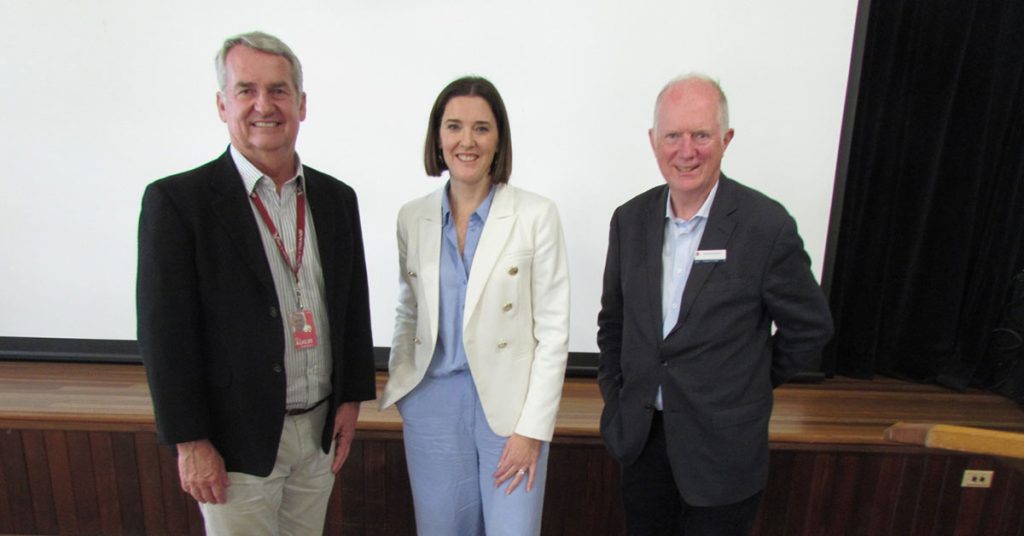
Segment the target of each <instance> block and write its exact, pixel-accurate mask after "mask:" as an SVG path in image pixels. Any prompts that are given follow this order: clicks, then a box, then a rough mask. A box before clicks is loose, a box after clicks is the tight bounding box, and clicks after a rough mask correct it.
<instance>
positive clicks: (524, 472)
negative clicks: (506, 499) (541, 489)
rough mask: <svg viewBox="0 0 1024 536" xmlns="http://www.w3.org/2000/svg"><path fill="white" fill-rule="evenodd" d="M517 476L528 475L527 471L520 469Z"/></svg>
mask: <svg viewBox="0 0 1024 536" xmlns="http://www.w3.org/2000/svg"><path fill="white" fill-rule="evenodd" d="M516 474H517V475H519V476H523V475H525V474H526V469H520V470H518V471H516Z"/></svg>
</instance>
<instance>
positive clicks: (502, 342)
mask: <svg viewBox="0 0 1024 536" xmlns="http://www.w3.org/2000/svg"><path fill="white" fill-rule="evenodd" d="M506 346H508V341H506V340H505V339H502V340H500V341H498V348H504V347H506Z"/></svg>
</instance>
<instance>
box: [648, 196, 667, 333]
mask: <svg viewBox="0 0 1024 536" xmlns="http://www.w3.org/2000/svg"><path fill="white" fill-rule="evenodd" d="M666 203H668V186H665V187H663V188H662V189H661V194H660V195H657V196H654V197H653V198H652V201H651V205H650V206H649V207H648V209H647V211H646V212H647V217H646V218H645V219H644V222H643V226H644V228H643V234H642V236H643V237H644V249H643V259H644V265H645V266H644V274H645V276H646V279H647V292H648V300H650V306H649V307H648V310H650V312H651V317H652V320H651V322H648V323H646V325H650V326H655V328H656V329H657V330H658V340H661V338H662V337H661V335H662V329H661V326H662V324H663V323H664V322H665V319H664V318H662V317H661V299H662V289H661V278H662V273H661V272H662V266H661V265H662V259H661V250H662V249H663V248H664V245H665V206H666Z"/></svg>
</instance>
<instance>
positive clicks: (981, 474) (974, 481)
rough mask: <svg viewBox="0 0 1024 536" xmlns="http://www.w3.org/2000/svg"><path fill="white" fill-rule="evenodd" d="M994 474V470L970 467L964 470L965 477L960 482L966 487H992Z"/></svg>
mask: <svg viewBox="0 0 1024 536" xmlns="http://www.w3.org/2000/svg"><path fill="white" fill-rule="evenodd" d="M992 476H993V472H992V471H980V470H977V469H968V470H966V471H964V479H963V480H962V481H961V482H960V485H961V486H962V487H965V488H991V487H992Z"/></svg>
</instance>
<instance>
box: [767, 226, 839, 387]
mask: <svg viewBox="0 0 1024 536" xmlns="http://www.w3.org/2000/svg"><path fill="white" fill-rule="evenodd" d="M763 297H764V303H765V305H766V307H767V309H768V314H769V316H770V317H771V319H772V321H773V322H774V323H775V326H776V328H777V329H776V332H775V334H774V335H773V336H772V372H771V377H772V386H773V387H778V386H779V385H782V384H783V383H785V382H786V381H787V380H789V379H790V378H792V377H793V376H794V375H796V374H797V373H798V372H801V371H805V370H809V369H811V368H812V367H814V365H815V362H816V361H817V360H818V359H819V358H820V356H821V350H822V349H823V348H824V347H825V344H826V343H827V342H828V340H829V339H830V338H831V337H832V329H833V327H832V315H831V314H830V313H829V308H828V303H827V302H826V301H825V296H824V294H823V293H822V291H821V287H820V286H819V285H818V282H817V281H815V280H814V274H813V273H812V272H811V261H810V258H809V257H808V255H807V252H806V251H804V245H803V241H802V240H801V239H800V235H799V234H798V233H797V229H796V222H795V221H793V218H792V217H791V216H789V215H788V214H786V215H785V219H784V221H783V224H782V225H781V227H780V229H779V232H778V234H777V236H776V238H775V241H774V243H773V245H772V250H771V254H770V257H769V261H768V267H767V271H766V273H765V286H764V295H763Z"/></svg>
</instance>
